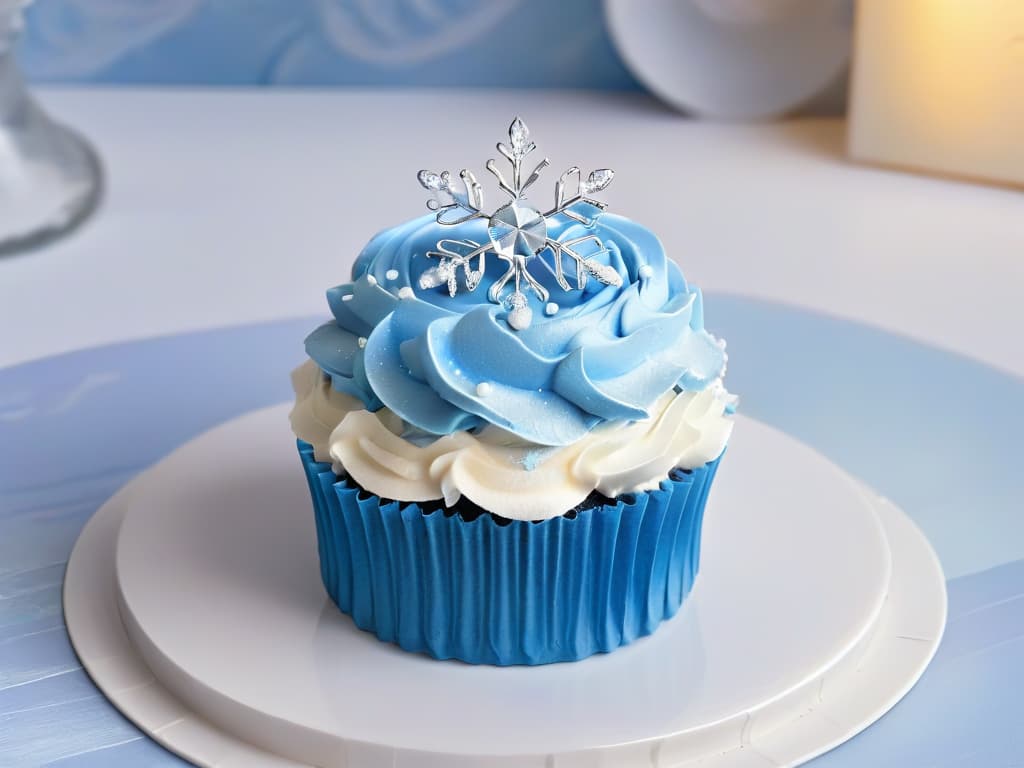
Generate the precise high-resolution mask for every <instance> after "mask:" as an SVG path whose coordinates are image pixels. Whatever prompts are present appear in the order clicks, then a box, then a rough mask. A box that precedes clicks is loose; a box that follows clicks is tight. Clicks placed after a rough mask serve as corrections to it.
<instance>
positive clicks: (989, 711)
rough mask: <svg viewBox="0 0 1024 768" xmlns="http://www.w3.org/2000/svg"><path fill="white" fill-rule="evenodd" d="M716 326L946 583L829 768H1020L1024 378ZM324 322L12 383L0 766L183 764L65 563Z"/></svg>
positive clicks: (151, 343)
mask: <svg viewBox="0 0 1024 768" xmlns="http://www.w3.org/2000/svg"><path fill="white" fill-rule="evenodd" d="M707 317H708V318H709V319H710V321H711V322H710V325H711V328H712V329H713V330H714V331H715V332H716V333H720V334H721V335H722V336H724V337H725V338H727V339H728V340H729V351H730V361H731V365H730V371H729V382H730V386H731V388H732V389H733V390H735V391H737V392H740V393H742V395H743V399H742V404H741V407H742V410H743V411H744V412H745V413H747V414H749V415H751V416H753V417H755V418H759V419H762V420H764V421H766V422H768V423H771V424H774V425H776V426H778V427H780V428H782V429H784V430H786V431H788V432H790V433H792V434H794V435H796V436H797V437H799V438H801V439H803V440H805V441H806V442H808V443H809V444H811V445H812V446H814V447H815V448H817V449H818V450H819V451H821V452H823V453H824V454H826V455H828V456H830V457H831V458H833V459H834V460H836V461H838V462H839V463H840V464H842V465H843V466H845V467H846V468H847V469H849V470H850V471H851V472H853V473H855V474H857V475H859V476H860V477H862V478H863V479H864V480H866V481H867V482H868V483H869V484H871V485H872V486H874V487H875V488H876V489H878V490H879V491H880V492H882V493H884V494H885V495H887V496H889V497H890V498H891V499H893V500H894V501H895V502H896V503H897V504H898V505H900V506H901V507H902V508H903V509H904V510H906V511H907V512H908V513H909V514H910V515H911V516H912V517H913V518H914V520H915V521H916V522H917V523H918V524H919V525H920V526H921V527H922V529H923V530H924V531H925V533H926V534H927V535H928V537H929V539H930V540H931V541H932V543H933V545H934V546H935V548H936V550H937V552H938V554H939V557H940V559H941V560H942V562H943V565H944V567H945V569H946V572H947V576H949V577H950V581H949V601H950V603H949V607H950V613H949V624H948V628H947V631H946V635H945V638H944V640H943V642H942V645H941V647H940V649H939V652H938V655H937V657H936V659H935V661H934V662H933V664H932V666H931V667H930V668H929V669H928V671H927V672H926V674H925V676H924V678H923V679H922V680H921V682H920V683H919V684H918V685H917V686H916V687H915V688H914V689H913V690H912V691H911V693H910V694H909V695H908V696H907V698H906V699H904V700H903V701H902V702H901V703H900V704H899V705H897V707H896V708H895V709H894V710H893V711H892V712H891V713H889V714H888V715H887V716H886V717H885V718H883V719H882V720H881V721H880V722H879V723H877V724H876V725H874V726H872V727H871V728H870V729H869V730H867V731H866V732H864V733H863V734H861V735H860V736H858V737H856V738H855V739H853V740H852V741H850V742H848V743H847V744H845V745H843V746H842V747H840V748H839V749H837V750H835V751H833V752H831V753H829V754H827V755H825V756H823V757H822V758H819V759H818V760H817V761H815V762H814V766H815V767H816V768H862V767H863V766H874V767H876V768H890V767H891V768H906V767H907V766H911V767H914V768H917V767H923V766H928V767H929V768H975V767H977V766H984V767H985V768H1001V767H1002V768H1009V766H1020V765H1022V764H1024V728H1022V727H1021V724H1022V717H1024V716H1022V705H1021V699H1020V691H1022V690H1024V516H1022V515H1021V514H1020V503H1021V499H1024V473H1022V472H1021V471H1020V468H1019V466H1018V459H1019V456H1020V450H1019V439H1020V435H1021V434H1024V381H1021V380H1019V379H1016V378H1014V377H1011V376H1008V375H1006V374H1003V373H1000V372H998V371H996V370H993V369H991V368H987V367H985V366H983V365H980V364H977V363H974V362H972V361H969V360H967V359H964V358H961V357H958V356H956V355H952V354H949V353H946V352H941V351H939V350H936V349H933V348H930V347H926V346H923V345H920V344H916V343H914V342H911V341H909V340H906V339H904V338H901V337H899V336H894V335H890V334H886V333H883V332H881V331H878V330H874V329H871V328H868V327H866V326H861V325H858V324H855V323H851V322H847V321H842V320H837V319H833V318H829V317H825V316H821V315H817V314H813V313H809V312H806V311H802V310H797V309H794V308H790V307H785V306H780V305H774V304H768V303H764V302H759V301H753V300H750V299H744V298H737V297H730V296H709V297H708V298H707ZM320 319H321V318H304V319H299V320H288V321H281V322H276V323H270V324H264V325H254V326H248V327H244V328H236V329H228V330H213V331H206V332H201V333H191V334H186V335H181V336H173V337H168V338H160V339H154V340H147V341H140V342H132V343H126V344H119V345H115V346H109V347H102V348H98V349H90V350H84V351H81V352H75V353H72V354H68V355H62V356H60V357H56V358H50V359H46V360H42V361H38V362H34V363H30V364H26V365H23V366H19V367H15V368H9V369H4V370H0V766H4V768H14V767H15V766H39V765H45V766H54V767H56V766H60V767H61V768H92V767H93V766H95V767H96V768H99V767H100V766H102V767H103V768H138V767H139V766H172V765H183V763H182V762H181V761H180V760H178V759H177V758H175V757H173V756H172V755H170V754H168V753H166V752H165V751H164V750H163V749H162V748H160V747H159V746H157V745H156V744H155V743H154V742H151V741H149V740H148V739H147V738H145V737H144V736H142V735H141V734H140V733H139V732H138V731H137V730H136V729H135V728H134V727H133V726H132V725H131V724H130V723H128V722H127V721H126V720H125V719H124V718H122V717H121V716H120V715H119V714H118V713H117V712H116V711H115V710H114V709H113V708H112V707H111V706H110V705H109V704H107V703H106V701H105V700H104V699H103V697H102V696H101V695H100V694H99V693H98V692H97V691H96V689H95V688H94V687H93V686H92V684H91V683H90V681H89V679H88V678H87V676H86V675H85V674H84V672H83V671H82V669H81V667H80V666H79V665H78V662H77V660H76V658H75V656H74V653H73V652H72V650H71V648H70V646H69V644H68V640H67V635H66V631H65V628H64V623H63V617H62V612H61V605H60V588H61V580H62V577H63V571H64V565H65V562H66V560H67V557H68V554H69V553H70V550H71V547H72V545H73V543H74V540H75V537H76V536H77V534H78V532H79V530H80V529H81V526H82V525H83V524H84V522H85V521H86V520H87V519H88V518H89V516H90V515H91V514H92V513H93V512H94V511H95V510H96V509H97V508H98V507H99V506H100V505H101V504H102V503H103V501H104V500H106V499H107V498H108V497H109V496H110V495H111V494H112V493H113V492H114V491H115V490H116V489H117V488H118V487H120V486H121V485H122V484H124V482H125V481H127V480H128V479H129V478H130V477H132V476H133V475H134V474H135V473H137V472H138V471H140V470H141V469H143V468H144V467H146V466H148V465H149V464H151V463H153V462H154V461H156V460H157V459H159V458H160V457H161V456H163V455H165V454H166V453H168V452H169V451H170V450H171V449H173V448H174V447H176V446H178V445H180V444H181V443H182V442H184V441H185V440H187V439H189V438H191V437H193V436H194V435H195V434H196V433H198V432H200V431H202V430H204V429H206V428H207V427H209V426H212V425H213V424H215V423H218V422H220V421H223V420H225V419H228V418H230V417H232V416H235V415H238V414H240V413H242V412H244V411H248V410H250V409H253V408H257V407H260V406H264V405H268V404H271V403H274V402H278V401H282V400H285V399H288V398H289V396H290V389H289V385H288V380H287V376H286V371H287V370H288V369H289V368H290V367H291V366H292V365H295V364H297V363H298V362H300V360H301V359H302V347H301V339H302V338H303V336H304V335H305V334H306V332H307V331H308V330H309V329H310V328H311V327H313V326H314V324H315V323H317V322H319V320H320ZM767 340H770V341H771V343H766V341H767ZM879 371H884V373H885V375H884V377H879V376H878V372H879ZM197 372H201V373H202V375H201V376H197ZM783 373H784V375H783ZM882 380H884V382H885V383H884V386H881V385H879V381H882ZM197 381H202V382H204V384H203V388H202V389H199V388H197V386H196V382H197ZM218 381H219V382H224V386H223V387H221V388H217V387H213V388H211V387H209V383H210V382H218ZM296 471H298V468H296Z"/></svg>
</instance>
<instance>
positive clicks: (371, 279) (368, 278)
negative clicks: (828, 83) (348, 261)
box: [366, 275, 377, 285]
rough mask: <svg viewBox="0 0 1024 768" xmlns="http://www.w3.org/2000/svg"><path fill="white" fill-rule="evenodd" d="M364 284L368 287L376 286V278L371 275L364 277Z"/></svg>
mask: <svg viewBox="0 0 1024 768" xmlns="http://www.w3.org/2000/svg"><path fill="white" fill-rule="evenodd" d="M366 282H367V283H369V284H370V285H376V284H377V278H376V277H374V276H373V275H367V276H366Z"/></svg>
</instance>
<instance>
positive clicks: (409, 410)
mask: <svg viewBox="0 0 1024 768" xmlns="http://www.w3.org/2000/svg"><path fill="white" fill-rule="evenodd" d="M459 230H460V235H464V236H466V237H468V238H473V239H475V238H484V237H486V236H487V235H486V222H484V221H480V220H476V221H470V222H467V223H465V224H463V225H461V227H459ZM552 231H553V235H554V236H555V237H560V238H571V237H575V236H579V235H582V234H584V233H586V232H592V233H594V234H596V235H598V236H599V237H600V238H601V239H602V240H603V241H604V242H605V243H606V245H607V248H608V260H609V265H610V268H612V269H614V270H615V271H616V272H617V273H618V274H619V275H620V276H621V278H622V284H621V285H608V284H604V283H599V282H597V281H590V282H589V283H588V284H587V285H586V286H585V288H584V290H581V291H572V292H564V293H562V292H560V293H559V299H560V308H559V311H558V312H557V313H556V314H555V315H551V316H548V315H546V314H543V313H540V314H538V316H537V317H536V318H535V319H534V321H533V323H532V324H531V325H530V326H529V327H528V328H525V329H523V330H515V329H513V328H511V327H510V326H509V324H508V323H507V322H506V321H505V314H506V312H507V310H506V309H505V308H504V307H502V306H500V305H495V304H492V303H491V302H490V301H489V300H488V299H487V297H486V295H485V294H484V293H483V292H468V291H462V292H459V293H458V294H457V295H456V296H454V297H452V296H449V295H448V294H447V293H445V292H443V291H438V290H434V289H424V288H421V287H419V282H418V278H419V276H420V275H421V274H422V273H423V272H424V271H425V270H427V269H430V268H431V267H432V266H433V264H432V261H431V259H429V258H427V257H426V255H425V254H426V252H427V251H428V250H430V249H431V248H432V247H434V244H435V243H436V242H437V241H438V240H439V239H440V238H442V237H444V236H446V235H448V234H450V233H451V227H442V225H439V224H438V223H437V222H436V220H435V218H434V216H432V215H427V216H424V217H421V218H418V219H414V220H412V221H409V222H406V223H405V224H401V225H399V226H397V227H394V228H392V229H389V230H386V231H384V232H382V233H380V234H379V235H377V236H376V237H374V238H373V239H372V240H371V241H370V243H369V244H368V245H367V246H366V248H365V249H364V250H363V252H362V253H361V254H360V255H359V257H358V258H357V259H356V262H355V265H354V267H353V281H352V282H351V283H346V284H344V285H340V286H338V287H336V288H332V289H330V290H329V291H328V295H327V298H328V304H329V306H330V308H331V311H332V313H333V315H334V317H333V320H331V321H330V322H328V323H325V324H324V325H322V326H321V327H320V328H318V329H316V330H315V331H314V332H313V333H312V334H311V335H310V336H309V337H308V338H307V340H306V350H307V353H308V354H309V356H310V357H311V358H312V359H313V360H315V361H316V362H317V364H318V365H319V366H320V368H321V369H322V370H323V371H324V372H325V373H327V374H328V375H329V376H330V377H331V380H332V383H333V385H334V387H335V389H337V390H338V391H340V392H344V393H347V394H349V395H352V396H353V397H355V398H357V399H359V400H360V401H361V402H362V403H363V405H364V407H365V408H366V409H367V410H370V411H376V410H378V409H380V408H382V407H387V408H389V409H390V410H392V411H393V412H395V413H396V414H398V416H399V417H400V418H401V419H403V420H404V421H405V422H407V423H409V424H411V425H413V426H414V427H416V428H417V429H419V430H421V431H423V432H425V433H429V434H434V435H446V434H451V433H454V432H459V431H464V430H474V429H480V428H483V427H484V426H486V425H488V424H492V425H495V426H498V427H501V428H503V429H505V430H507V431H509V432H512V433H514V434H516V435H518V436H519V437H520V438H522V439H524V440H528V441H531V442H534V443H537V444H540V445H568V444H570V443H572V442H574V441H576V440H579V439H580V438H581V437H583V436H584V435H586V434H587V433H588V432H589V431H590V430H592V429H594V428H595V427H597V426H599V425H600V424H604V423H607V422H614V421H632V420H637V419H644V418H648V417H649V416H650V415H651V408H652V406H653V405H654V404H655V403H656V402H657V400H658V398H659V397H661V396H662V395H663V394H665V393H666V392H669V391H671V390H673V389H674V388H678V389H680V390H682V391H699V390H702V389H704V388H706V387H708V386H709V385H711V384H712V382H715V381H717V380H718V379H720V378H721V375H722V372H723V370H724V367H725V353H724V350H723V349H722V348H721V347H720V346H719V345H718V343H717V342H716V339H715V338H714V337H713V336H712V335H711V334H709V333H708V332H707V331H706V330H705V329H704V323H703V307H702V300H701V294H700V291H699V290H697V289H695V288H692V287H691V286H689V285H687V283H686V281H685V280H684V279H683V275H682V273H681V272H680V270H679V268H678V267H677V266H676V264H675V263H674V262H672V261H670V260H669V259H668V258H667V257H666V255H665V251H664V248H663V247H662V245H661V243H660V242H659V241H658V239H657V237H655V236H654V234H653V233H652V232H651V231H650V230H649V229H647V228H646V227H643V226H641V225H640V224H637V223H636V222H633V221H631V220H629V219H626V218H624V217H622V216H616V215H614V214H604V215H603V216H601V218H600V219H599V220H598V221H597V222H596V223H595V224H594V225H593V227H589V228H588V227H584V226H583V225H582V224H579V223H577V222H573V221H568V222H565V223H561V224H558V225H556V226H554V227H553V228H552ZM537 258H539V259H543V255H541V256H538V257H537ZM549 266H550V265H549ZM644 267H647V268H649V269H650V273H651V277H649V278H644V279H643V280H641V279H640V271H641V269H642V268H644ZM487 269H488V272H487V276H488V277H490V276H492V275H493V277H494V278H497V277H500V276H501V274H502V273H503V270H504V267H503V266H502V265H501V264H499V263H491V264H489V265H488V267H487ZM390 270H395V271H397V272H398V273H399V278H398V279H397V281H395V282H396V283H397V284H399V285H400V286H402V287H408V288H409V289H410V291H411V292H412V296H410V297H409V298H407V299H399V298H398V296H397V295H396V288H395V287H394V286H388V288H385V287H384V286H383V285H382V279H383V278H384V276H385V275H386V273H387V272H388V271H390ZM491 270H493V273H492V272H491ZM644 271H645V272H646V270H644ZM538 273H539V274H538V276H537V279H538V281H539V282H541V283H542V284H544V285H545V286H546V287H547V288H548V289H549V290H554V289H555V288H556V287H557V285H558V284H557V282H556V279H555V275H554V273H553V270H550V269H541V270H538ZM399 290H400V289H399ZM360 339H365V340H366V341H365V343H360V341H359V340H360ZM456 371H459V373H456ZM485 381H486V382H488V383H490V384H491V387H492V391H491V392H490V393H489V394H488V395H487V396H486V397H481V396H480V395H479V394H478V393H477V385H478V384H479V383H481V382H485Z"/></svg>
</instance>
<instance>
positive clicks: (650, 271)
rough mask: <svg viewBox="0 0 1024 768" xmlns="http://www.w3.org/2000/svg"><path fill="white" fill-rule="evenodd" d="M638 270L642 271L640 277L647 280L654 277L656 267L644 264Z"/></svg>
mask: <svg viewBox="0 0 1024 768" xmlns="http://www.w3.org/2000/svg"><path fill="white" fill-rule="evenodd" d="M637 271H638V272H639V273H640V277H642V278H644V279H645V280H647V279H650V278H652V277H654V267H652V266H651V265H650V264H644V265H643V266H642V267H640V269H639V270H637Z"/></svg>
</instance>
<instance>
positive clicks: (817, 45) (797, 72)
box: [605, 0, 852, 120]
mask: <svg viewBox="0 0 1024 768" xmlns="http://www.w3.org/2000/svg"><path fill="white" fill-rule="evenodd" d="M851 3H852V0H605V16H606V18H607V20H608V27H609V29H610V30H611V35H612V40H613V41H614V42H615V45H616V47H617V48H618V51H619V53H620V54H621V55H622V58H623V60H624V61H625V62H626V65H627V66H628V67H629V69H630V70H631V71H632V72H633V74H634V75H635V76H636V77H637V78H638V79H639V80H640V81H641V82H642V83H643V84H644V85H645V86H647V88H649V89H650V90H651V91H652V92H653V93H654V94H655V95H657V96H659V97H660V98H661V99H663V100H664V101H666V102H668V103H669V104H671V105H672V106H673V107H675V108H676V109H679V110H682V111H685V112H692V113H695V114H698V115H701V116H704V117H715V118H725V119H734V120H743V119H759V118H767V117H774V116H778V115H781V114H784V113H786V112H789V111H791V110H793V109H795V108H796V107H799V106H801V105H802V104H804V103H806V102H807V101H809V100H811V99H812V98H813V97H815V96H816V95H818V94H819V93H821V92H822V91H824V90H825V89H826V88H828V86H830V85H831V84H832V83H833V82H834V81H835V80H836V79H837V78H838V77H839V76H840V75H842V74H843V72H844V71H845V68H846V64H847V61H848V59H849V55H850V46H851V27H852V18H851V17H852V5H851Z"/></svg>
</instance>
